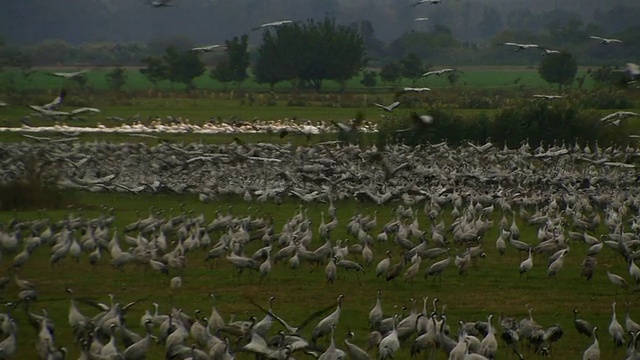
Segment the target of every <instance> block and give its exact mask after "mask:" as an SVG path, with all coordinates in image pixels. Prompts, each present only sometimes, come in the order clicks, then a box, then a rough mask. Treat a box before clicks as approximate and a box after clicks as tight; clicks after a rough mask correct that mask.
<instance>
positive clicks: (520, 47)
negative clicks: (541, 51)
mask: <svg viewBox="0 0 640 360" xmlns="http://www.w3.org/2000/svg"><path fill="white" fill-rule="evenodd" d="M504 44H505V45H508V46H516V51H520V50H527V49H536V48H539V47H540V46H539V45H536V44H520V43H514V42H506V43H504Z"/></svg>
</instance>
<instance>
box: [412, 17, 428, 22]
mask: <svg viewBox="0 0 640 360" xmlns="http://www.w3.org/2000/svg"><path fill="white" fill-rule="evenodd" d="M427 20H429V18H428V17H417V18H415V21H427Z"/></svg>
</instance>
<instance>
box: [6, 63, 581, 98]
mask: <svg viewBox="0 0 640 360" xmlns="http://www.w3.org/2000/svg"><path fill="white" fill-rule="evenodd" d="M35 70H36V71H35V73H33V74H32V75H31V76H30V77H28V78H27V79H25V78H24V77H23V76H22V73H21V71H20V70H17V69H5V70H4V72H0V85H1V84H6V83H7V82H8V80H9V79H13V80H14V81H15V86H16V87H17V88H19V89H23V90H25V91H34V90H39V91H42V90H52V89H59V88H60V87H72V86H73V85H74V82H73V81H72V80H66V79H62V78H59V77H55V76H51V75H50V74H49V73H50V72H52V71H66V70H61V69H55V70H52V69H47V68H37V69H35ZM75 70H78V69H69V71H75ZM460 70H461V71H462V73H461V75H460V79H459V81H458V83H457V84H456V87H469V88H477V87H480V88H500V87H511V88H520V87H526V88H548V87H549V85H548V84H547V83H546V82H545V81H544V80H543V79H542V78H541V77H540V75H539V74H538V71H537V69H535V68H527V67H520V66H513V67H511V66H504V67H499V68H496V67H461V68H460ZM110 71H111V69H109V68H95V69H91V70H90V71H89V72H88V73H87V74H86V76H87V85H88V86H90V87H91V88H92V89H94V90H99V91H103V90H107V89H108V84H107V82H106V80H105V75H106V74H107V73H109V72H110ZM585 72H586V68H582V69H580V71H579V72H578V76H582V75H583V74H584V73H585ZM126 76H127V82H126V85H125V87H124V89H123V90H125V91H147V90H148V89H150V88H153V84H152V83H151V82H149V81H148V80H147V79H146V77H144V75H142V74H141V73H140V72H139V71H138V70H137V69H127V71H126ZM360 80H361V76H356V77H354V78H352V79H350V80H349V81H347V83H346V90H347V91H348V92H365V91H368V89H367V88H366V87H364V86H363V85H362V84H360ZM416 84H417V85H420V86H429V87H433V88H450V87H451V85H450V84H449V82H448V81H447V79H446V77H433V76H432V77H429V78H421V79H418V80H417V81H416ZM194 85H195V86H196V87H197V88H198V89H202V90H209V91H230V90H233V89H239V90H250V91H269V90H270V87H269V86H268V85H266V84H258V83H256V82H255V81H254V80H252V78H249V79H248V80H247V81H245V82H244V83H242V84H241V85H240V86H239V87H237V86H236V85H235V84H227V85H225V84H222V83H220V82H218V81H216V80H214V79H212V78H211V77H210V76H209V72H208V71H207V72H205V73H204V74H203V75H202V76H200V77H198V78H196V79H195V81H194ZM412 85H414V84H413V82H412V81H411V80H409V79H403V80H402V81H401V82H400V83H399V84H385V83H383V82H381V81H380V79H378V85H377V86H376V87H374V88H373V90H375V91H388V89H389V88H397V87H402V86H412ZM592 85H593V83H592V81H591V78H590V77H587V80H586V82H585V87H586V88H589V87H590V86H592ZM158 89H159V90H160V91H184V86H183V85H181V84H173V85H172V84H171V83H170V82H168V81H162V82H160V83H159V84H158ZM338 89H339V86H338V84H337V83H336V82H334V81H330V80H328V81H325V82H324V83H323V90H324V91H337V90H338ZM274 90H276V91H278V92H290V91H292V86H291V84H290V83H287V82H281V83H278V84H277V85H276V86H275V88H274Z"/></svg>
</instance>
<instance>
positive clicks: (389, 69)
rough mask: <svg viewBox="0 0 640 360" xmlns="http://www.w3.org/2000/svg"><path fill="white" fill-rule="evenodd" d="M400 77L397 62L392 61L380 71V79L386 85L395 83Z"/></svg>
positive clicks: (400, 72) (399, 68) (400, 71)
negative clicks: (386, 83)
mask: <svg viewBox="0 0 640 360" xmlns="http://www.w3.org/2000/svg"><path fill="white" fill-rule="evenodd" d="M401 77H402V67H401V66H400V63H399V62H396V61H392V62H390V63H388V64H387V65H385V66H383V67H382V69H381V70H380V79H382V81H384V82H388V83H396V82H398V80H400V78H401Z"/></svg>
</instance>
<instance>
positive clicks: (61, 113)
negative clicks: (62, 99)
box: [29, 105, 70, 117]
mask: <svg viewBox="0 0 640 360" xmlns="http://www.w3.org/2000/svg"><path fill="white" fill-rule="evenodd" d="M29 107H30V108H31V109H33V110H35V111H37V112H38V113H40V114H42V115H44V116H49V117H57V116H69V115H70V113H69V112H66V111H56V110H49V109H44V108H42V107H40V106H38V105H29Z"/></svg>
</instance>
